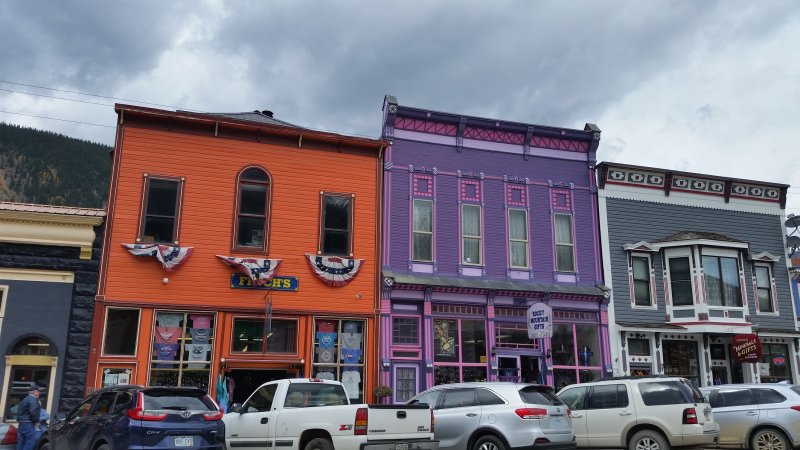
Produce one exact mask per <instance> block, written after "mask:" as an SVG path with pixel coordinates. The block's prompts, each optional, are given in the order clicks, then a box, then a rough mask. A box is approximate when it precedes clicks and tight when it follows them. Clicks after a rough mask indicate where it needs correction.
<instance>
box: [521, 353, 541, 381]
mask: <svg viewBox="0 0 800 450" xmlns="http://www.w3.org/2000/svg"><path fill="white" fill-rule="evenodd" d="M519 362H520V367H521V368H522V379H521V380H520V381H522V382H524V383H539V384H544V380H543V379H542V376H541V371H540V368H539V357H538V356H526V355H522V356H520V357H519Z"/></svg>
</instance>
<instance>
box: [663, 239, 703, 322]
mask: <svg viewBox="0 0 800 450" xmlns="http://www.w3.org/2000/svg"><path fill="white" fill-rule="evenodd" d="M672 258H689V281H690V282H691V283H692V304H691V305H678V306H675V301H674V298H673V293H672V276H671V275H670V265H669V261H670V259H672ZM664 260H665V267H664V278H665V279H666V280H665V285H668V286H669V295H666V296H665V297H666V299H667V301H668V302H669V303H668V305H667V306H668V307H670V308H672V309H691V308H696V307H697V306H698V298H697V296H696V295H695V294H696V286H695V284H696V283H695V274H694V272H695V267H694V264H693V255H692V249H691V248H675V249H669V250H665V251H664Z"/></svg>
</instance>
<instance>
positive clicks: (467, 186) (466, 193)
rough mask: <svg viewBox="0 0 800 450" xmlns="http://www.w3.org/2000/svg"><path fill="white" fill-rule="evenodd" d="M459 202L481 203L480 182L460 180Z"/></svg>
mask: <svg viewBox="0 0 800 450" xmlns="http://www.w3.org/2000/svg"><path fill="white" fill-rule="evenodd" d="M461 200H468V201H474V202H479V201H481V182H480V181H477V180H463V179H462V180H461Z"/></svg>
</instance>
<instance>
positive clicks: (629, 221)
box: [597, 163, 800, 386]
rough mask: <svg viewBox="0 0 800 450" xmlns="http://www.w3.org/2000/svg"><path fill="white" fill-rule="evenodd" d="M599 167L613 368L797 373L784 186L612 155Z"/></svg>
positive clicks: (736, 378)
mask: <svg viewBox="0 0 800 450" xmlns="http://www.w3.org/2000/svg"><path fill="white" fill-rule="evenodd" d="M597 173H598V181H599V183H598V186H599V207H600V232H601V236H602V242H603V266H604V272H605V280H606V284H607V285H609V286H610V287H611V288H612V303H611V306H610V308H609V323H610V327H611V329H612V330H613V331H612V332H611V333H609V334H610V335H611V342H612V345H611V348H612V349H613V352H614V354H613V355H612V358H613V364H612V367H613V370H614V373H615V374H616V375H645V374H666V375H677V376H685V377H687V378H690V379H692V380H693V381H694V382H695V383H696V384H697V385H698V386H708V385H712V384H721V383H744V382H759V381H761V382H777V381H782V380H788V381H790V382H794V383H796V382H798V366H799V365H800V357H798V353H797V352H798V338H800V334H798V332H797V331H796V315H795V309H794V306H793V300H792V290H791V286H790V280H789V275H788V258H787V253H786V246H785V241H784V236H785V230H784V225H783V222H784V216H785V203H786V190H787V188H788V186H787V185H784V184H775V183H767V182H760V181H750V180H739V179H732V178H724V177H718V176H711V175H704V174H696V173H685V172H675V171H670V170H664V169H654V168H648V167H638V166H631V165H622V164H614V163H601V164H599V165H598V170H597ZM758 347H760V351H759V350H758Z"/></svg>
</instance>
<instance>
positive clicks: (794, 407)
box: [791, 406, 800, 412]
mask: <svg viewBox="0 0 800 450" xmlns="http://www.w3.org/2000/svg"><path fill="white" fill-rule="evenodd" d="M791 408H792V409H793V410H795V411H798V412H800V406H792V407H791Z"/></svg>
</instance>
